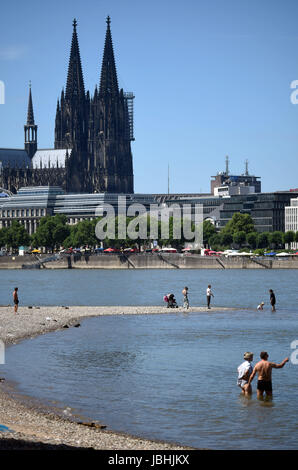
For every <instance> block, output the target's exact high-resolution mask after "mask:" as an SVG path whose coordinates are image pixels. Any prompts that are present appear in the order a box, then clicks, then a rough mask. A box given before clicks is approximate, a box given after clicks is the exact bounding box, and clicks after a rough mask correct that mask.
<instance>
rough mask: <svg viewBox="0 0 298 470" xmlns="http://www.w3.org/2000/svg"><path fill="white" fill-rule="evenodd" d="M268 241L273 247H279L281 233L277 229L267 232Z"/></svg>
mask: <svg viewBox="0 0 298 470" xmlns="http://www.w3.org/2000/svg"><path fill="white" fill-rule="evenodd" d="M269 243H270V244H271V246H272V247H273V248H274V249H277V248H280V247H281V246H282V245H283V233H282V232H279V231H275V232H271V233H270V234H269Z"/></svg>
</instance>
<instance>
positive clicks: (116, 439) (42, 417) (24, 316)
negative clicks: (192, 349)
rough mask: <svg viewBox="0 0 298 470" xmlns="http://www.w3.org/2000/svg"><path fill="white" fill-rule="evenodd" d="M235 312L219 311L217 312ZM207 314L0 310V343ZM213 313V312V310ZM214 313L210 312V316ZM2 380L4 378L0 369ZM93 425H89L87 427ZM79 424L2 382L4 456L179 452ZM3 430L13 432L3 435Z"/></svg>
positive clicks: (64, 308) (174, 447)
mask: <svg viewBox="0 0 298 470" xmlns="http://www.w3.org/2000/svg"><path fill="white" fill-rule="evenodd" d="M226 310H232V309H230V308H223V307H222V308H220V307H217V308H215V307H214V309H213V311H216V312H218V311H226ZM200 311H202V312H205V311H207V309H206V308H205V307H191V308H190V309H188V310H187V311H186V310H184V309H183V308H178V309H167V308H166V307H159V306H157V307H154V306H148V307H127V306H126V307H122V306H115V307H113V306H109V307H102V306H100V307H83V306H79V307H67V306H59V307H38V306H32V307H30V306H29V307H28V306H25V307H20V308H19V310H18V313H17V314H15V313H14V311H13V306H1V307H0V340H2V341H3V343H4V344H5V346H9V345H13V344H16V343H18V342H19V341H21V340H23V339H27V338H31V337H34V336H37V335H40V334H45V333H48V332H51V331H55V330H59V329H62V328H65V327H69V328H71V327H74V326H75V325H77V324H78V323H79V322H80V320H82V319H83V318H87V317H95V316H100V315H146V314H151V315H152V314H162V313H164V314H167V315H171V314H172V313H178V312H181V313H182V312H188V313H191V312H200ZM209 312H210V310H209ZM211 312H212V310H211ZM0 377H3V374H2V373H1V365H0ZM86 424H89V425H86ZM90 424H91V423H84V424H79V423H78V422H73V421H70V420H68V419H66V418H64V417H62V416H60V415H59V413H58V412H57V413H56V412H55V411H53V410H47V409H46V407H44V408H43V407H39V406H36V404H32V403H30V400H26V399H25V397H23V398H20V397H19V396H18V395H17V394H16V393H15V390H14V388H13V386H12V385H11V384H7V383H6V381H5V380H4V381H1V382H0V450H4V449H38V450H40V449H44V450H48V449H50V450H59V449H61V450H66V449H73V450H77V449H91V448H92V449H100V450H143V451H144V450H181V449H190V448H189V447H182V446H179V445H175V444H171V443H165V442H158V441H150V440H146V439H142V438H138V437H134V436H130V435H124V434H122V433H117V432H114V431H109V430H105V429H101V426H100V423H95V424H93V425H91V426H90ZM3 426H6V427H7V428H9V430H10V431H11V432H7V431H6V432H1V429H3Z"/></svg>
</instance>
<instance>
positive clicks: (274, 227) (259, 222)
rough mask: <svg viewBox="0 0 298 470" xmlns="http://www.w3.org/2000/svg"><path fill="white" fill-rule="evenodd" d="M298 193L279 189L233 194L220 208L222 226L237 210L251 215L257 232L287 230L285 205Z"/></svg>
mask: <svg viewBox="0 0 298 470" xmlns="http://www.w3.org/2000/svg"><path fill="white" fill-rule="evenodd" d="M296 195H297V196H298V192H297V193H293V192H290V191H277V192H274V193H257V194H249V195H238V196H231V197H229V198H225V199H224V203H223V208H222V209H221V210H220V223H219V225H220V228H222V227H224V226H225V225H226V224H227V223H228V222H229V220H231V219H232V217H233V215H234V214H235V213H236V212H240V213H242V214H249V215H251V217H252V219H253V221H254V224H255V229H256V231H257V232H275V231H281V232H284V231H285V207H287V206H288V205H289V204H290V200H291V198H293V196H296Z"/></svg>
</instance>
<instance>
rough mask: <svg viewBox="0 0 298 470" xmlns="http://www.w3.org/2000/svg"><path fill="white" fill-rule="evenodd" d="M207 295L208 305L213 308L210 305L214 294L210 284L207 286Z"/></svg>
mask: <svg viewBox="0 0 298 470" xmlns="http://www.w3.org/2000/svg"><path fill="white" fill-rule="evenodd" d="M206 295H207V307H208V308H209V309H210V308H211V307H210V302H211V296H212V297H214V295H213V293H212V291H211V285H210V284H209V285H208V287H207V291H206Z"/></svg>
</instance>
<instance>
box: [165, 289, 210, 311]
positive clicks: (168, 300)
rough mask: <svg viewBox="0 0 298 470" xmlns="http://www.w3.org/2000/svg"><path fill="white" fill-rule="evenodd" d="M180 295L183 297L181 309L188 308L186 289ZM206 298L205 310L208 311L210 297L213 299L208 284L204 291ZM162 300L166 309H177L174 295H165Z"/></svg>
mask: <svg viewBox="0 0 298 470" xmlns="http://www.w3.org/2000/svg"><path fill="white" fill-rule="evenodd" d="M182 295H183V305H182V306H183V308H186V309H188V308H189V299H188V287H187V286H186V287H184V289H183V290H182ZM206 297H207V308H208V309H210V308H211V307H210V302H211V297H214V295H213V292H212V291H211V285H210V284H209V285H208V287H207V290H206ZM163 300H164V301H165V302H166V304H167V307H168V308H178V304H177V301H176V299H175V296H174V294H166V295H165V296H164V298H163Z"/></svg>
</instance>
